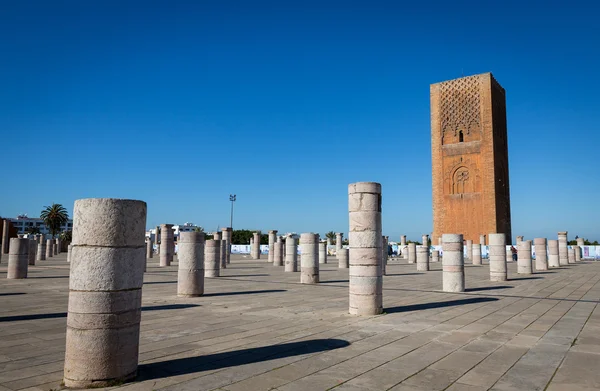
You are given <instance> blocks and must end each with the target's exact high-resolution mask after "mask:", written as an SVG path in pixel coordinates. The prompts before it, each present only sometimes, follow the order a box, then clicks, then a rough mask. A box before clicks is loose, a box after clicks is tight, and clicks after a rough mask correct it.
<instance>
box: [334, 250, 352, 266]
mask: <svg viewBox="0 0 600 391" xmlns="http://www.w3.org/2000/svg"><path fill="white" fill-rule="evenodd" d="M336 258H337V259H338V269H348V267H349V266H350V252H349V250H348V249H347V248H343V249H341V250H339V251H338V253H337V254H336Z"/></svg>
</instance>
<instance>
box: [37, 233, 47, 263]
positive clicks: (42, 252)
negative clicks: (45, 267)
mask: <svg viewBox="0 0 600 391" xmlns="http://www.w3.org/2000/svg"><path fill="white" fill-rule="evenodd" d="M35 260H36V261H45V260H46V241H45V240H44V239H43V238H41V239H40V242H39V243H38V248H37V254H36V258H35Z"/></svg>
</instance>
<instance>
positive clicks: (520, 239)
mask: <svg viewBox="0 0 600 391" xmlns="http://www.w3.org/2000/svg"><path fill="white" fill-rule="evenodd" d="M523 238H524V236H517V246H518V245H519V243H521V242H522V241H523ZM517 251H519V248H518V247H517ZM517 267H518V266H517Z"/></svg>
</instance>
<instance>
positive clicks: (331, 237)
mask: <svg viewBox="0 0 600 391" xmlns="http://www.w3.org/2000/svg"><path fill="white" fill-rule="evenodd" d="M325 237H326V238H327V239H329V240H331V243H335V232H333V231H329V232H327V233H326V234H325Z"/></svg>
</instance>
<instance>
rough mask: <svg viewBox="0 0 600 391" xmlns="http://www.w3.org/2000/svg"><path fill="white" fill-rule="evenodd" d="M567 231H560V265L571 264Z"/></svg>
mask: <svg viewBox="0 0 600 391" xmlns="http://www.w3.org/2000/svg"><path fill="white" fill-rule="evenodd" d="M567 233H568V232H567V231H564V232H559V233H558V262H559V263H560V265H561V266H562V265H568V264H569V250H568V249H567V243H568V240H567Z"/></svg>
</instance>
